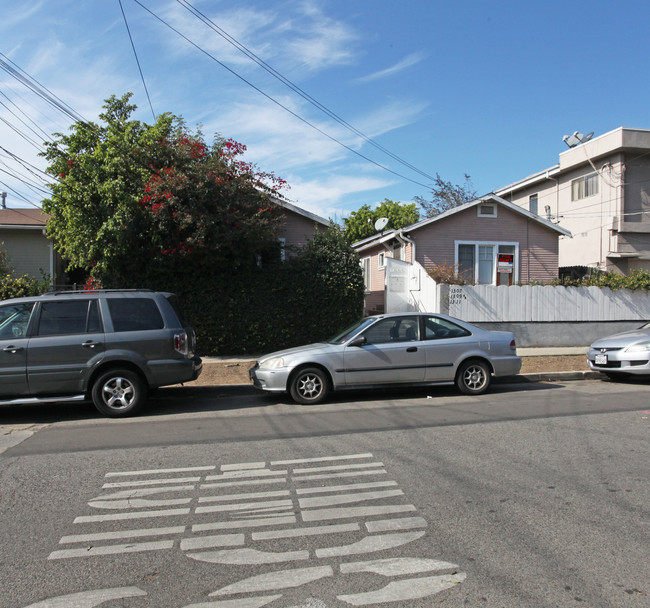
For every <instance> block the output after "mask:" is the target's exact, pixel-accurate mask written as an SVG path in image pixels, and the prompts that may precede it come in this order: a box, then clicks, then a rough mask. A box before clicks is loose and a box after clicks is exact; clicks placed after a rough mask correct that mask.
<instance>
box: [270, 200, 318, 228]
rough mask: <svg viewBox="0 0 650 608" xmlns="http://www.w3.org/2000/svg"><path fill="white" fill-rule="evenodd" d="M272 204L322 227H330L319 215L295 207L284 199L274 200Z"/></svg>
mask: <svg viewBox="0 0 650 608" xmlns="http://www.w3.org/2000/svg"><path fill="white" fill-rule="evenodd" d="M273 202H274V203H276V204H277V205H280V207H284V208H285V209H286V210H287V211H293V212H294V213H297V214H298V215H302V216H303V217H306V218H307V219H309V220H312V221H313V222H316V223H317V224H322V225H323V226H329V225H330V223H329V221H328V220H326V219H325V218H323V217H320V215H316V214H315V213H312V212H311V211H307V210H306V209H302V208H301V207H297V206H296V205H294V204H293V203H290V202H289V201H286V200H284V199H279V198H274V199H273Z"/></svg>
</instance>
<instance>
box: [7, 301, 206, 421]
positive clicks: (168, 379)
mask: <svg viewBox="0 0 650 608" xmlns="http://www.w3.org/2000/svg"><path fill="white" fill-rule="evenodd" d="M195 347H196V339H195V336H194V331H193V330H192V328H191V327H189V326H188V325H187V324H186V323H185V322H184V321H183V318H182V315H181V314H180V313H179V310H178V306H177V303H176V297H175V296H174V295H173V294H171V293H160V292H154V291H146V290H125V291H117V290H99V291H91V292H53V293H47V294H44V295H42V296H35V297H30V298H15V299H11V300H4V301H3V302H0V404H2V405H5V404H22V403H41V402H48V401H50V402H52V401H80V400H85V399H92V401H93V403H94V404H95V407H96V408H97V409H98V410H99V411H100V412H101V413H102V414H104V415H106V416H111V417H119V416H128V415H130V414H133V413H134V412H136V411H137V410H138V409H139V408H140V407H141V406H142V404H143V403H144V401H145V400H146V397H147V392H148V391H149V390H150V389H153V388H156V387H158V386H164V385H170V384H178V383H180V382H187V381H190V380H195V379H196V378H198V376H199V374H200V373H201V370H202V363H201V359H200V358H199V357H198V356H197V355H195V353H194V350H195Z"/></svg>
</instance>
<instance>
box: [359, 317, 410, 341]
mask: <svg viewBox="0 0 650 608" xmlns="http://www.w3.org/2000/svg"><path fill="white" fill-rule="evenodd" d="M419 333H420V332H419V328H418V319H417V317H390V318H388V319H382V320H381V321H377V323H375V324H374V325H373V326H372V327H369V328H368V329H367V330H366V331H365V332H364V333H363V335H364V336H365V338H366V344H386V343H388V342H411V341H413V340H419Z"/></svg>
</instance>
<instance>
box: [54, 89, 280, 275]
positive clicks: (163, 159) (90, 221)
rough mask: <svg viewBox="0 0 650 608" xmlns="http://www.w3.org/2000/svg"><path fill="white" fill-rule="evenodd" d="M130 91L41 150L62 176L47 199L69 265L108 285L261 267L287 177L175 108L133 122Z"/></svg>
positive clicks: (272, 235)
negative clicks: (193, 271) (208, 269)
mask: <svg viewBox="0 0 650 608" xmlns="http://www.w3.org/2000/svg"><path fill="white" fill-rule="evenodd" d="M130 97H131V94H126V95H124V96H122V97H121V98H116V97H115V96H112V97H111V98H109V99H107V100H106V104H105V105H104V112H103V113H102V114H100V119H101V120H102V124H100V125H98V124H94V123H86V122H77V123H75V124H74V125H73V126H72V127H71V133H70V134H68V135H62V134H60V133H58V134H55V136H56V138H55V140H54V141H53V142H51V143H49V144H48V145H47V147H46V151H45V152H44V156H45V157H46V158H47V160H48V161H49V166H48V169H47V171H48V173H49V174H50V175H52V176H54V177H56V178H57V181H56V183H54V184H52V196H51V197H50V198H49V199H47V200H45V201H43V209H44V210H45V211H46V212H47V213H49V214H50V215H51V219H50V221H49V223H48V234H49V236H51V237H52V238H53V239H54V240H55V242H56V243H57V248H58V249H59V250H60V251H61V253H62V254H63V255H64V257H66V258H68V259H69V260H70V266H71V267H78V268H83V269H86V270H87V271H89V272H90V273H91V276H92V278H93V279H95V280H98V281H99V282H100V283H101V284H102V285H103V286H104V287H129V286H139V287H142V286H146V283H147V281H148V280H150V279H149V277H154V278H155V281H156V282H157V283H159V282H160V278H161V274H167V275H168V276H170V275H171V273H170V271H172V270H177V269H178V268H179V267H181V266H182V267H183V268H185V269H188V268H194V267H196V266H197V265H198V266H202V265H214V264H218V263H224V262H227V263H229V264H231V265H239V264H243V263H250V262H251V260H252V261H253V263H254V260H255V259H256V252H259V250H260V249H261V248H263V247H264V244H265V243H271V242H272V241H273V240H274V237H275V231H276V226H277V221H278V217H279V211H278V208H277V206H276V205H272V204H271V203H270V200H271V198H272V197H279V196H280V195H279V192H278V189H279V188H280V187H281V186H282V185H283V184H284V182H283V181H282V180H279V179H277V178H275V177H274V176H273V175H272V174H268V173H261V172H259V171H257V170H256V168H255V167H254V166H252V165H251V164H249V163H245V162H243V161H242V160H240V158H239V157H240V156H241V155H242V154H243V152H244V151H245V147H244V146H242V145H241V144H238V143H237V142H235V141H233V140H224V139H221V138H216V139H215V141H214V143H213V144H212V146H208V145H207V144H206V143H205V142H204V141H203V138H202V136H201V133H200V132H190V131H189V130H188V129H187V128H186V126H185V124H184V123H183V121H182V120H181V119H180V118H178V117H175V116H173V115H172V114H168V113H167V114H162V115H160V116H159V117H158V118H157V120H156V122H155V124H153V125H148V124H145V123H142V122H140V121H137V120H133V119H132V118H131V115H132V113H133V112H134V111H135V109H136V106H134V105H132V104H130V103H129V99H130ZM151 280H154V279H151Z"/></svg>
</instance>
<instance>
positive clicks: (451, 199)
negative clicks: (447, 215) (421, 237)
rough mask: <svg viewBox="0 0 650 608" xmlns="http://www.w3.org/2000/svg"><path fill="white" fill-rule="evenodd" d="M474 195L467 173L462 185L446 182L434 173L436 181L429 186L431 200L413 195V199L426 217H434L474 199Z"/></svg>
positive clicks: (474, 191)
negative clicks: (431, 186)
mask: <svg viewBox="0 0 650 608" xmlns="http://www.w3.org/2000/svg"><path fill="white" fill-rule="evenodd" d="M476 196H477V194H476V190H474V185H473V184H472V179H471V177H470V176H469V175H467V173H466V174H465V183H464V184H463V185H459V184H452V183H451V182H446V181H445V180H443V179H442V178H441V177H440V175H439V174H438V173H436V182H435V185H434V186H433V188H431V200H428V199H426V198H424V197H422V196H415V197H413V200H414V201H415V202H416V203H417V204H418V205H420V207H421V208H422V210H423V211H424V214H425V216H426V217H434V216H436V215H440V214H441V213H444V212H445V211H448V210H449V209H453V208H454V207H459V206H460V205H464V204H465V203H469V202H471V201H473V200H475V199H476Z"/></svg>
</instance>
